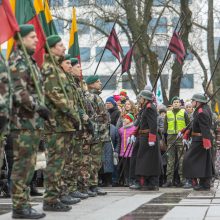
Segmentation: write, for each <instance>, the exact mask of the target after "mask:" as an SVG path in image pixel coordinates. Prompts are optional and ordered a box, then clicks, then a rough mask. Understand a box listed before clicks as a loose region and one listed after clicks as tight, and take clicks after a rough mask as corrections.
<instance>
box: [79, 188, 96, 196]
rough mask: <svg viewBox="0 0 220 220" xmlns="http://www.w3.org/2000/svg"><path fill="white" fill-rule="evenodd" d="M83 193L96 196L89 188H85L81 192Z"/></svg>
mask: <svg viewBox="0 0 220 220" xmlns="http://www.w3.org/2000/svg"><path fill="white" fill-rule="evenodd" d="M82 193H83V194H88V195H89V197H96V196H97V193H96V192H92V191H91V190H90V189H85V190H84V191H83V192H82Z"/></svg>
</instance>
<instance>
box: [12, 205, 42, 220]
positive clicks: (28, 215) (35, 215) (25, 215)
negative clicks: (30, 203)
mask: <svg viewBox="0 0 220 220" xmlns="http://www.w3.org/2000/svg"><path fill="white" fill-rule="evenodd" d="M45 216H46V214H45V213H39V212H37V211H36V210H35V209H32V208H31V207H28V208H25V209H13V210H12V218H20V219H39V218H43V217H45Z"/></svg>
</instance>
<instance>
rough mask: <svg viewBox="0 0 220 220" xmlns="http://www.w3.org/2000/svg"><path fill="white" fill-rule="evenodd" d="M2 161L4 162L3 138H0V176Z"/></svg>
mask: <svg viewBox="0 0 220 220" xmlns="http://www.w3.org/2000/svg"><path fill="white" fill-rule="evenodd" d="M3 162H4V140H1V139H0V178H1V171H2V166H3Z"/></svg>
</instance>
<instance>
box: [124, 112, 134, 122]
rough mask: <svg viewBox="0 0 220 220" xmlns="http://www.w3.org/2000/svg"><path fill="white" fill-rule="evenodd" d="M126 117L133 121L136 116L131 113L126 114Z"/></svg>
mask: <svg viewBox="0 0 220 220" xmlns="http://www.w3.org/2000/svg"><path fill="white" fill-rule="evenodd" d="M124 118H126V119H128V120H129V121H130V122H133V121H134V116H133V115H132V114H130V113H128V114H126V115H125V116H124Z"/></svg>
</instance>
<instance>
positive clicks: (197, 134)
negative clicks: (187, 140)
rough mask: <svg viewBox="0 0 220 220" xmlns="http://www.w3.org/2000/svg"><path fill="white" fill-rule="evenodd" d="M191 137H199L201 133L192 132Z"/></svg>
mask: <svg viewBox="0 0 220 220" xmlns="http://www.w3.org/2000/svg"><path fill="white" fill-rule="evenodd" d="M192 136H196V137H201V136H202V133H196V132H192Z"/></svg>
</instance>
